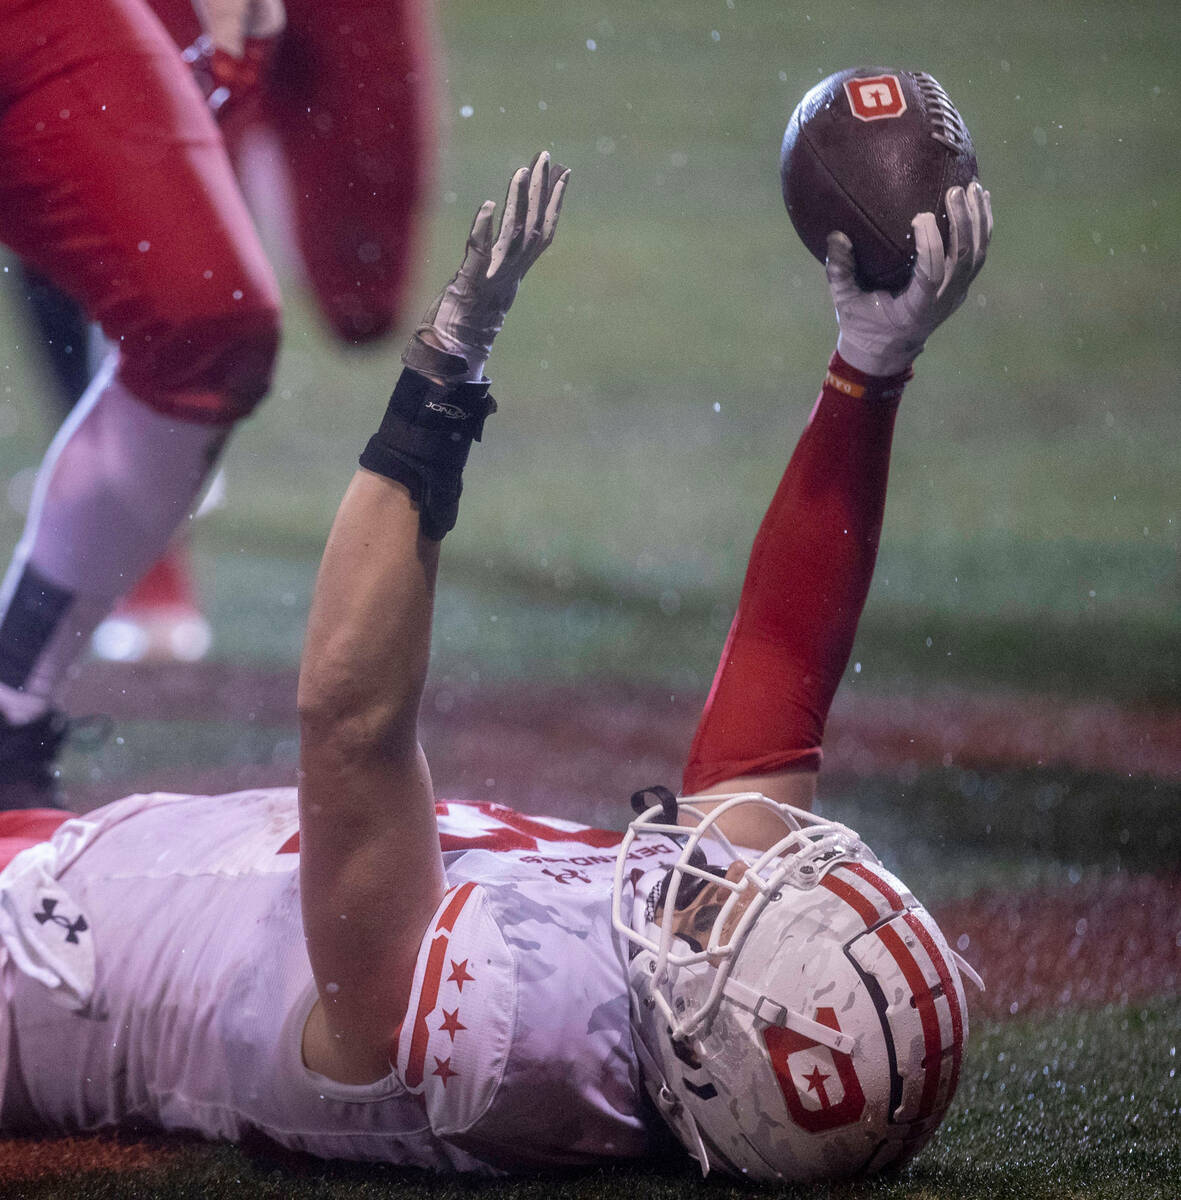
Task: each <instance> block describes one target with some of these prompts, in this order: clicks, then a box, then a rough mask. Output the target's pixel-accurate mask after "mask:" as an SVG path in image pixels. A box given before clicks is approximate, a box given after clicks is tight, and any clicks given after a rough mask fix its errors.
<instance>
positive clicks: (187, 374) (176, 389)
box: [118, 290, 281, 424]
mask: <svg viewBox="0 0 1181 1200" xmlns="http://www.w3.org/2000/svg"><path fill="white" fill-rule="evenodd" d="M280 327H281V309H280V304H279V299H278V296H277V295H275V294H271V293H269V292H267V291H266V290H259V291H258V292H257V293H255V294H253V295H251V294H246V295H242V294H239V293H235V296H234V298H233V303H232V305H231V306H230V307H228V308H226V309H224V310H223V311H219V312H212V313H202V314H197V315H190V316H186V317H184V318H181V319H173V320H158V321H156V322H153V323H152V324H151V325H150V326H147V327H141V328H138V329H135V330H133V331H130V332H126V333H124V334H123V335H122V336H121V337H120V339H119V343H118V344H119V351H120V362H119V376H120V379H121V380H122V382H123V383H124V385H125V386H126V387H127V388H128V389H129V390H130V391H131V392H133V393H134V394H135V395H136V396H138V397H139V398H140V399H141V400H143V401H144V402H145V403H146V404H148V405H150V406H151V407H152V408H154V409H155V410H156V411H158V412H162V413H166V414H168V415H170V416H176V417H180V418H182V419H184V420H189V421H200V422H207V423H209V424H229V423H231V422H233V421H237V420H239V419H240V418H242V417H245V416H248V415H249V414H250V413H251V412H252V411H253V409H254V407H255V405H257V404H258V402H259V401H260V400H261V399H262V398H263V397H264V396H265V395H266V393H267V391H268V389H269V388H270V384H271V375H272V372H273V371H274V366H275V359H276V357H277V355H278V350H279V337H280Z"/></svg>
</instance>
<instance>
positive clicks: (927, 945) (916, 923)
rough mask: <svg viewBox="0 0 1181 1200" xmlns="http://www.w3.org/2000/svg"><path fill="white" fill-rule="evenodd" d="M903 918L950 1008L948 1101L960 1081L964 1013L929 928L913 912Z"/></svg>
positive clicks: (945, 964)
mask: <svg viewBox="0 0 1181 1200" xmlns="http://www.w3.org/2000/svg"><path fill="white" fill-rule="evenodd" d="M904 920H905V921H906V923H907V925H909V926H910V927H911V929H913V930H914V932H915V935H916V936H917V937H918V939H919V941H920V942H922V944H923V949H924V950H926V952H927V954H928V955H929V956H930V959H931V962H932V963H933V964H934V965H935V970H936V971H937V972H938V974H939V982H940V983H941V984H942V985H943V994H944V995H945V996H946V997H947V1006H948V1008H949V1009H950V1010H951V1039H952V1050H951V1081H950V1082H949V1083H948V1085H947V1100H948V1103H950V1102H951V1098H952V1096H954V1095H955V1089H956V1086H957V1085H958V1084H959V1081H960V1060H961V1059H962V1058H963V1051H964V1015H963V1013H962V1012H961V1011H960V998H959V993H958V992H957V991H956V988H955V982H954V981H953V980H952V977H951V971H950V970H949V969H948V966H947V960H946V959H945V958H944V957H943V954H942V953H941V952H940V950H939V947H938V946H936V944H935V939H934V938H933V937H932V936H931V932H930V930H929V929H927V927H926V926H925V925H924V924H923V923H922V921H920V920H919V919H918V917H916V916H915V914H914V913H913V912H908V913H907V914H906V916H905V918H904Z"/></svg>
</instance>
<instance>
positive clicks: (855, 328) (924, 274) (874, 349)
mask: <svg viewBox="0 0 1181 1200" xmlns="http://www.w3.org/2000/svg"><path fill="white" fill-rule="evenodd" d="M946 205H947V215H948V219H949V222H950V226H951V230H950V236H949V237H948V245H947V246H946V248H945V247H944V245H943V239H942V237H941V236H940V234H939V226H938V224H937V222H936V220H935V214H934V213H919V215H918V216H917V217H915V219H914V221H913V222H912V225H911V228H912V229H913V230H914V244H915V252H916V257H915V264H914V275H913V277H912V278H911V280H910V283H908V284H907V286H906V287H905V288H904V289H903V291H902V292H900V293H899V294H898V295H897V296H892V295H891V294H890V293H889V292H887V291H878V292H865V291H862V290H861V288H860V287H858V286H857V281H856V278H855V269H856V264H855V261H854V257H853V244H852V242H850V241H849V239H848V238H847V237H846V236H845V235H844V234H843V233H830V234H829V235H828V258H827V260H826V262H825V272H826V274H827V275H828V286H829V290H830V291H831V292H832V299H833V304H834V305H835V306H836V313H837V324H838V325H839V326H840V333H839V336H838V338H837V353H838V354H839V355H840V356H841V357H842V358H843V359H844V360H845V362H847V363H848V364H849V365H850V366H851V367H856V368H857V370H859V371H864V372H865V373H866V374H867V375H898V374H901V373H902V372H903V371H905V370H906V369H907V368H908V367H909V366H910V364H911V363H912V362H913V361H914V360H915V358H917V357H918V355H920V354H921V353H922V352H923V347H924V346H925V345H926V342H927V338H928V337H929V336H930V335H931V334H932V332H934V330H935V329H936V328H937V327H938V326H939V325H941V324H942V323H943V322H944V321H946V320H947V318H948V317H950V316H951V314H952V313H953V312H955V310H956V309H957V308H959V306H960V305H961V304H963V302H964V298H965V297H966V296H967V294H968V287H969V286H970V284H971V282H972V280H973V279H975V278H976V276H977V275H978V274H979V272H980V268H981V267H983V266H984V257H985V254H986V253H987V252H988V242H989V239H990V238H991V237H992V203H991V198H990V196H989V194H988V192H986V191H985V190H984V188H982V187H981V186H980V183H979V182H978V181H973V182H972V183H971V184H969V185H968V187H967V188H960V187H954V188H951V189H950V190H949V191H948V193H947V197H946Z"/></svg>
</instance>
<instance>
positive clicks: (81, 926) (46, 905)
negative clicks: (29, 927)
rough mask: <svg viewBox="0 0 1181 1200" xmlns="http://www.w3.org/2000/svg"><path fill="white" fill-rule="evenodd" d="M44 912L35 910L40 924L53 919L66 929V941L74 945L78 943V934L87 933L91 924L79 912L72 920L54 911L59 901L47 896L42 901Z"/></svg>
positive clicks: (56, 923)
mask: <svg viewBox="0 0 1181 1200" xmlns="http://www.w3.org/2000/svg"><path fill="white" fill-rule="evenodd" d="M41 908H42V909H43V910H44V911H42V912H35V913H34V914H33V916H34V917H35V918H36V920H37V924H38V925H44V924H45V922H46V921H52V922H53V923H54V924H55V925H60V926H61V927H62V928H63V929H64V930H65V931H66V941H67V942H70V943H71V944H72V945H75V946H76V945H77V944H78V934H80V933H85V932H86V931H87V930H88V929H89V928H90V926H89V925H87V924H86V918H85V917H84V916H83V915H82V914H81V913H79V914H78V915H77V916H76V917H75V918H74V919H73V920H72V921H71V920H70V918H69V917H66V916H62V914H61V913H59V912H56V911H54V910H55V909H56V908H57V901H56V900H53V899H51V898H50V897H48V896H46V897H45V898H44V899H43V900H42V901H41Z"/></svg>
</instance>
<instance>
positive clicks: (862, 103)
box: [845, 75, 906, 121]
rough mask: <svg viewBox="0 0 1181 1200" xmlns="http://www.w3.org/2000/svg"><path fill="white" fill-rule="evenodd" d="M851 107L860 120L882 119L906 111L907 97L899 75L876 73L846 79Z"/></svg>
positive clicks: (846, 92)
mask: <svg viewBox="0 0 1181 1200" xmlns="http://www.w3.org/2000/svg"><path fill="white" fill-rule="evenodd" d="M845 95H847V96H848V97H849V107H850V108H851V109H852V110H853V115H854V116H855V117H856V118H857V119H858V120H859V121H880V120H882V119H883V118H885V117H900V116H901V115H902V114H903V113H904V112H906V97H905V96H904V95H903V94H902V85H901V84H900V83H899V82H898V76H897V75H876V76H871V77H870V78H869V79H848V80H846V81H845Z"/></svg>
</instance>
